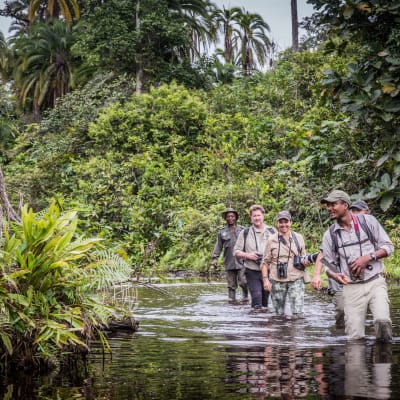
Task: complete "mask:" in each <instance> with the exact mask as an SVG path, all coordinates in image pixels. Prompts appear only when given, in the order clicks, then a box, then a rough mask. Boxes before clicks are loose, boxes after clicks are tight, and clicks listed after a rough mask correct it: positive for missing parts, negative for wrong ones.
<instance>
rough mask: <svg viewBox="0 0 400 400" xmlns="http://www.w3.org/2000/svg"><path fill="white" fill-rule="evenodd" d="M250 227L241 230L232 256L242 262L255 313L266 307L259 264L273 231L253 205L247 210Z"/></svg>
mask: <svg viewBox="0 0 400 400" xmlns="http://www.w3.org/2000/svg"><path fill="white" fill-rule="evenodd" d="M249 214H250V219H251V224H252V225H251V227H250V228H246V229H243V230H242V231H241V232H240V234H239V237H238V239H237V241H236V244H235V249H234V251H233V252H234V254H235V256H236V257H238V258H239V259H242V260H244V266H245V268H246V269H245V274H246V280H247V284H248V286H249V290H250V295H251V307H252V308H253V310H255V311H260V310H262V307H264V308H267V307H268V297H269V292H267V291H266V290H265V289H264V286H263V280H262V276H261V267H260V266H261V262H262V258H263V254H264V248H265V245H266V243H267V239H268V237H269V236H270V235H272V234H273V233H275V229H274V228H272V227H270V226H267V225H265V224H264V214H265V210H264V208H263V207H262V206H260V205H257V204H254V205H252V206H251V207H250V209H249Z"/></svg>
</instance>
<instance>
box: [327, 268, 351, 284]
mask: <svg viewBox="0 0 400 400" xmlns="http://www.w3.org/2000/svg"><path fill="white" fill-rule="evenodd" d="M330 276H331V278H333V279H334V280H335V281H336V282H339V283H341V284H342V285H347V284H348V283H349V278H348V277H347V275H345V274H343V273H341V272H338V273H337V272H332V271H331V273H330Z"/></svg>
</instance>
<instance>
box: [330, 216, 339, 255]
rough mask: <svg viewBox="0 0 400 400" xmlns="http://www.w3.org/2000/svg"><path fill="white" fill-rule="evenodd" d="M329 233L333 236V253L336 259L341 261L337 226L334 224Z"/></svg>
mask: <svg viewBox="0 0 400 400" xmlns="http://www.w3.org/2000/svg"><path fill="white" fill-rule="evenodd" d="M329 233H330V234H331V239H332V252H333V254H334V255H335V257H336V259H339V242H338V238H337V234H336V233H335V225H334V224H332V225H331V226H330V227H329Z"/></svg>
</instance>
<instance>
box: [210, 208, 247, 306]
mask: <svg viewBox="0 0 400 400" xmlns="http://www.w3.org/2000/svg"><path fill="white" fill-rule="evenodd" d="M222 218H223V219H224V220H225V221H226V225H225V227H224V228H222V229H221V230H220V231H219V232H218V235H217V241H216V243H215V247H214V251H213V255H212V259H213V261H212V264H213V266H214V268H218V258H219V256H220V254H221V252H223V254H224V267H225V272H226V281H227V283H228V296H229V301H230V302H234V301H235V300H236V289H237V287H238V285H239V286H240V287H241V288H242V291H243V297H242V301H243V302H247V301H248V297H247V296H248V290H247V283H246V277H245V276H244V266H243V262H242V261H239V260H238V259H237V258H236V257H235V256H234V255H233V247H234V246H235V243H236V240H237V238H238V236H239V233H240V231H242V230H243V229H244V228H243V226H240V225H237V220H238V218H239V214H238V212H237V211H235V210H234V209H233V208H228V209H226V210H225V211H224V212H223V213H222Z"/></svg>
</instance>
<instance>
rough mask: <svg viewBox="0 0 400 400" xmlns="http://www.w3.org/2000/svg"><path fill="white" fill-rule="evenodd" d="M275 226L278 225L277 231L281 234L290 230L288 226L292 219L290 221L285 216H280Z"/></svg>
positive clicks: (290, 224)
mask: <svg viewBox="0 0 400 400" xmlns="http://www.w3.org/2000/svg"><path fill="white" fill-rule="evenodd" d="M276 226H277V227H278V231H279V233H281V234H282V235H283V234H285V233H287V232H289V231H290V227H291V226H292V221H290V220H288V219H286V218H281V219H280V220H278V222H277V223H276Z"/></svg>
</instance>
